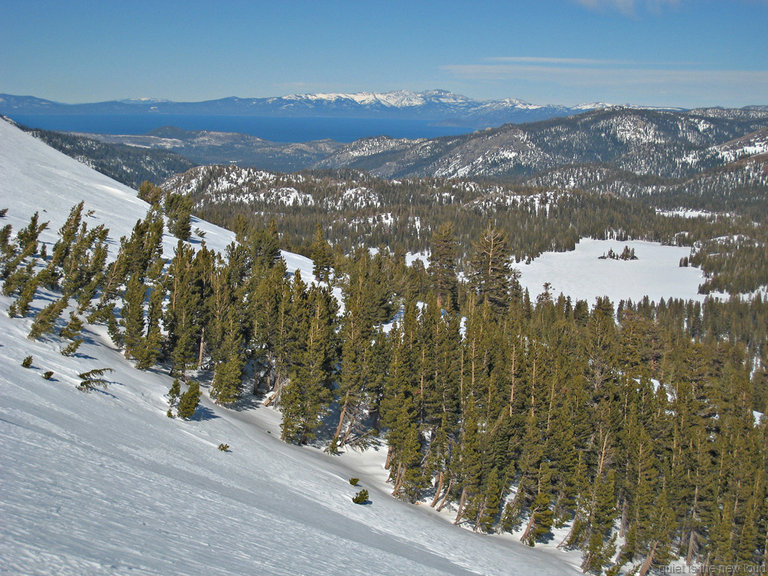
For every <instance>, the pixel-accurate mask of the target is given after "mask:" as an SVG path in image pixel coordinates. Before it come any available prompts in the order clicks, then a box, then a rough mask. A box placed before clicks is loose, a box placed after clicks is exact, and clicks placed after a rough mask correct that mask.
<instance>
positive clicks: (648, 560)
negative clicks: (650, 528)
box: [637, 542, 656, 576]
mask: <svg viewBox="0 0 768 576" xmlns="http://www.w3.org/2000/svg"><path fill="white" fill-rule="evenodd" d="M654 556H656V542H654V543H653V544H651V547H650V548H649V549H648V556H646V557H645V561H644V562H643V565H642V566H641V567H640V572H639V573H638V575H637V576H645V575H646V574H648V570H650V569H651V566H652V565H653V558H654Z"/></svg>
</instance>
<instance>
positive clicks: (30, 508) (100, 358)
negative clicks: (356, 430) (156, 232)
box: [0, 122, 579, 576]
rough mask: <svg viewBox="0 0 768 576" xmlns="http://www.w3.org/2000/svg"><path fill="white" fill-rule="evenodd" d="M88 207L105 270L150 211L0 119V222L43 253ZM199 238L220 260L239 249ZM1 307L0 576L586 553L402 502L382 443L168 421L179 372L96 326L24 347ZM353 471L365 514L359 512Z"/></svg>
mask: <svg viewBox="0 0 768 576" xmlns="http://www.w3.org/2000/svg"><path fill="white" fill-rule="evenodd" d="M81 200H82V201H84V202H85V208H86V210H88V211H90V212H88V214H89V215H88V223H89V226H91V225H93V226H95V225H97V224H101V223H103V224H105V225H106V226H107V227H108V228H109V229H110V230H111V235H110V250H112V257H114V254H115V252H116V248H117V243H118V239H119V237H120V236H122V235H125V234H128V233H129V231H130V230H131V228H132V226H133V225H134V223H135V222H136V220H138V219H139V218H142V217H143V216H144V214H145V211H146V208H147V205H146V204H145V203H143V202H142V201H140V200H138V199H136V198H135V191H133V190H131V189H129V188H126V187H125V186H122V185H120V184H117V183H115V182H114V181H111V180H109V179H108V178H106V177H104V176H102V175H100V174H97V173H96V172H94V171H92V170H90V169H89V168H87V167H86V166H84V165H82V164H78V163H77V162H75V161H74V160H72V159H70V158H68V157H66V156H64V155H63V154H60V153H58V152H55V151H53V150H52V149H50V148H48V147H46V146H45V145H44V144H43V143H42V142H40V141H38V140H35V139H34V138H32V137H31V136H29V135H26V134H24V133H22V132H21V131H20V130H18V129H17V128H15V127H13V126H12V125H10V124H7V123H5V122H0V209H2V208H8V212H7V215H6V216H5V217H4V218H2V219H0V224H2V225H3V226H5V225H6V224H11V225H12V226H13V229H14V231H18V230H19V229H20V228H21V227H22V226H24V225H26V223H27V222H28V220H29V217H30V216H31V214H32V213H33V212H35V211H39V212H40V216H41V220H42V221H46V220H47V221H50V226H49V229H48V230H47V231H46V233H45V234H44V235H43V237H42V238H43V240H45V241H46V242H51V241H52V240H53V238H54V237H55V231H56V230H58V228H59V227H60V226H61V225H62V224H63V222H64V221H65V219H66V217H67V214H68V212H69V208H70V207H71V206H72V205H74V204H76V203H78V202H79V201H81ZM192 227H193V230H194V229H196V228H197V229H199V230H201V231H202V232H204V236H205V242H206V243H207V244H208V245H209V246H211V247H213V248H216V249H222V248H223V247H225V246H226V245H227V244H228V243H229V242H231V240H232V235H231V233H229V232H227V231H226V230H223V229H221V228H218V227H215V226H212V225H210V224H208V223H206V222H202V221H194V222H193V226H192ZM200 241H201V239H200V237H199V234H198V235H197V236H196V237H194V238H193V244H199V243H200ZM173 245H175V240H174V239H172V238H170V237H167V238H166V239H165V249H166V250H167V251H169V252H170V251H171V250H172V247H173ZM284 257H285V259H286V261H287V263H288V267H289V269H294V270H295V269H297V268H300V269H301V270H302V274H304V272H305V271H307V272H308V270H307V268H311V262H310V261H308V260H307V259H305V258H301V257H298V256H295V255H290V254H285V253H284ZM307 277H309V274H307ZM9 304H10V299H9V298H7V297H3V296H0V334H2V336H1V337H0V435H1V436H2V438H3V441H2V443H0V573H1V574H55V575H57V576H59V575H65V574H73V575H81V574H141V575H151V574H203V573H205V574H210V575H224V574H260V575H261V574H344V575H351V574H435V575H437V574H504V575H514V574H521V575H523V574H525V575H527V574H551V575H560V574H568V573H574V574H576V573H578V572H577V570H576V569H575V567H574V566H575V564H577V563H578V560H579V558H578V556H573V555H569V554H564V553H559V552H555V551H553V550H552V549H550V550H541V549H538V548H537V549H534V550H530V549H528V548H527V547H525V546H523V545H522V544H520V543H519V542H517V541H513V540H511V539H505V538H501V537H490V536H483V535H479V534H474V533H471V532H469V531H466V530H463V529H460V528H457V527H454V526H451V525H450V524H449V523H448V522H446V521H445V519H444V518H441V517H438V516H436V515H435V514H434V513H433V512H432V511H431V509H428V507H426V506H424V507H419V506H410V505H407V504H403V503H401V502H399V501H396V500H394V499H392V498H391V497H390V496H389V494H388V493H389V490H390V488H389V487H388V486H387V485H386V484H385V483H384V480H385V478H386V471H385V470H384V469H383V466H382V463H383V459H384V450H383V449H381V448H380V449H379V450H378V451H371V452H370V453H368V454H359V453H348V454H344V455H342V456H341V457H331V456H328V455H326V454H323V453H321V452H318V451H316V450H314V449H311V448H298V447H295V446H291V445H287V444H284V443H282V442H280V441H279V440H278V436H279V432H278V421H279V415H278V414H277V413H276V412H275V411H274V410H272V409H269V408H265V407H262V406H259V405H258V404H257V403H255V402H254V401H253V400H252V399H247V400H245V401H243V403H242V404H241V405H240V406H239V409H235V410H227V409H223V408H220V407H218V406H215V405H213V404H212V403H211V402H210V401H209V400H208V399H207V396H206V395H205V394H204V395H203V400H202V404H201V406H200V407H198V409H197V412H196V414H195V416H194V417H193V418H192V419H191V420H190V421H182V420H179V419H169V418H167V417H166V414H165V413H166V410H167V407H168V404H167V401H166V399H165V397H164V395H165V394H166V392H167V391H168V389H169V388H170V385H171V379H170V377H168V376H166V375H165V374H164V373H161V372H160V371H148V372H139V371H137V370H135V369H134V368H133V365H132V363H131V362H129V361H127V360H126V359H125V358H124V356H123V355H122V353H121V352H120V351H118V350H116V349H114V347H113V346H112V345H111V343H110V342H109V340H108V338H107V337H106V335H105V334H104V333H103V332H102V330H101V329H98V328H96V329H94V328H90V329H87V330H86V331H85V332H84V336H85V338H86V339H85V341H84V343H83V345H82V346H81V347H80V349H79V350H78V353H77V354H76V355H75V356H72V357H65V356H62V355H61V354H60V353H59V348H60V346H61V344H60V342H59V340H58V338H56V337H49V338H47V339H45V340H43V341H33V340H29V339H27V337H26V335H27V333H28V331H29V328H30V324H31V319H30V318H29V317H27V318H23V319H19V318H15V319H11V318H9V316H8V314H7V309H8V306H9ZM40 307H41V301H40V300H36V301H35V302H33V308H36V309H39V308H40ZM27 356H31V357H32V363H31V366H29V367H26V368H25V367H23V366H22V361H23V360H24V359H25V358H26V357H27ZM98 368H111V369H113V370H114V372H112V373H110V374H109V375H108V380H109V385H108V386H107V387H106V389H104V390H102V389H96V390H94V391H92V392H90V393H84V392H80V391H78V390H77V389H76V385H77V384H78V382H79V380H80V378H79V377H78V374H80V373H82V372H85V371H88V370H93V369H98ZM48 371H52V372H53V374H52V375H50V378H49V379H46V378H44V377H43V374H44V373H46V372H48ZM220 443H226V444H229V446H230V451H229V452H222V451H220V450H217V446H218V445H219V444H220ZM353 476H354V477H358V478H360V479H361V485H362V486H363V487H365V488H366V489H368V490H369V492H370V499H371V504H369V505H366V506H359V505H356V504H354V503H352V501H351V497H352V496H353V495H354V494H355V492H356V491H357V489H356V488H354V487H353V486H351V485H350V483H349V478H350V477H353ZM478 559H481V560H480V562H481V564H478Z"/></svg>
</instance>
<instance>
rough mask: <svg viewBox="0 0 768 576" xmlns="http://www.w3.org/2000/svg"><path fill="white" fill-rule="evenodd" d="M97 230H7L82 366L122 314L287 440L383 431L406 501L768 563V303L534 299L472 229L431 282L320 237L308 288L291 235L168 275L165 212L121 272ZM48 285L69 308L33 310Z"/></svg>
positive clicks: (36, 325)
mask: <svg viewBox="0 0 768 576" xmlns="http://www.w3.org/2000/svg"><path fill="white" fill-rule="evenodd" d="M83 216H84V214H83V207H82V205H79V206H76V207H75V208H74V209H73V210H72V213H71V215H70V218H69V220H68V222H67V223H66V224H65V226H64V227H62V229H61V231H60V237H59V241H58V242H57V243H56V245H55V246H54V247H53V249H52V250H51V251H50V253H48V252H47V250H45V249H44V245H41V244H40V243H38V240H37V239H38V235H39V233H40V231H41V230H42V228H43V223H41V222H40V221H39V220H38V219H36V218H34V219H32V220H31V221H30V223H29V225H28V226H27V227H26V228H25V229H23V230H19V231H15V233H14V231H12V230H10V229H9V228H8V227H6V228H5V229H4V231H3V249H2V254H3V259H2V277H3V292H4V293H5V294H7V295H11V296H14V302H13V304H12V306H11V310H10V314H11V315H12V316H26V315H29V314H32V315H33V316H34V322H33V323H32V329H31V332H30V334H29V337H30V338H42V337H45V336H46V334H55V335H56V336H57V337H59V338H62V339H65V340H68V341H69V342H70V345H69V346H67V347H66V348H65V349H63V350H62V353H63V354H74V353H76V350H77V348H78V347H79V343H80V342H81V341H82V337H81V336H80V331H81V330H82V326H83V323H84V322H96V323H105V324H106V326H107V328H108V330H109V332H110V334H111V335H112V338H113V340H114V342H115V344H117V345H119V346H120V347H121V348H122V349H123V350H124V351H125V354H126V356H127V357H129V358H132V359H133V360H134V361H135V363H136V366H137V367H138V368H140V369H148V368H151V367H153V366H155V365H157V364H158V363H160V364H162V365H166V366H170V369H171V371H172V373H174V374H175V375H177V377H178V378H179V379H180V380H188V379H189V378H190V377H191V376H193V375H194V377H195V378H197V379H201V380H203V381H205V382H210V395H211V397H212V398H214V399H215V400H216V401H217V402H218V403H220V404H222V405H231V404H232V403H233V402H235V401H237V400H238V399H239V398H241V397H242V396H243V395H248V394H251V393H253V392H257V393H260V394H266V395H268V398H269V403H271V404H272V405H274V406H278V407H279V408H280V410H281V413H282V436H283V439H284V440H285V441H287V442H294V443H298V444H302V443H307V442H310V443H316V444H319V445H321V446H325V447H326V449H327V450H329V451H331V452H334V451H337V450H340V449H342V448H344V447H345V446H348V445H355V446H365V445H366V444H367V443H368V442H370V441H371V440H372V439H373V438H375V437H377V436H381V437H383V438H385V439H386V441H387V444H388V446H389V453H388V458H387V467H388V469H389V471H390V480H391V482H392V490H393V495H395V496H396V497H399V498H403V499H405V500H407V501H410V502H416V501H424V502H425V503H427V504H428V505H431V506H433V507H435V508H439V509H445V508H446V507H450V508H451V509H452V510H453V511H454V512H455V522H456V523H457V524H462V525H465V526H467V527H469V528H471V529H473V530H476V531H485V532H498V531H502V532H503V531H509V532H514V533H515V534H517V535H518V537H520V538H521V539H522V540H523V541H524V542H526V543H528V544H529V545H531V546H535V545H537V544H539V543H546V542H548V541H552V539H553V530H554V529H555V528H556V527H558V526H566V527H567V536H566V537H565V538H564V539H563V540H562V541H561V542H558V543H557V544H558V545H560V546H562V547H566V548H574V549H578V550H581V552H582V555H583V564H582V566H583V568H584V570H585V571H588V572H591V573H596V574H597V573H602V572H603V571H605V570H610V569H611V567H618V566H623V567H626V568H631V567H632V566H635V567H636V569H638V570H639V573H641V574H645V573H646V572H647V571H648V570H650V569H652V568H661V567H663V566H665V565H666V564H667V563H668V562H669V561H670V560H672V559H673V558H675V557H678V556H680V557H682V558H684V559H685V561H686V562H688V563H696V564H699V563H700V564H702V565H703V567H704V569H705V570H706V569H711V570H717V566H720V565H725V564H729V565H730V564H738V565H739V566H742V567H744V569H746V567H748V566H751V567H758V566H760V565H765V562H766V547H765V542H766V522H765V519H766V508H765V506H766V484H765V474H766V472H768V453H766V446H767V445H768V444H766V433H767V429H766V422H765V421H762V422H761V421H760V417H759V415H757V413H756V412H757V411H764V410H765V408H766V396H768V394H767V391H768V378H767V377H766V350H768V349H767V348H766V346H767V345H768V334H766V326H768V307H767V306H766V304H765V302H764V301H763V300H762V299H761V298H760V297H757V298H754V299H752V300H740V299H733V300H730V301H727V302H719V301H716V300H707V301H706V302H705V303H704V305H703V306H702V305H700V304H698V303H690V302H688V303H686V302H682V301H669V302H664V301H662V302H658V303H655V302H648V301H644V302H637V303H629V302H621V303H612V302H609V301H607V300H605V299H602V300H599V301H598V302H597V304H596V305H595V306H593V307H590V306H589V304H588V303H586V302H583V301H578V302H572V301H570V300H569V299H566V298H564V297H556V296H554V295H552V294H549V293H546V292H545V293H543V294H542V295H540V296H539V297H538V298H537V299H536V300H535V301H531V300H530V298H529V297H528V295H527V293H524V292H522V291H521V290H520V288H519V285H518V283H517V281H516V276H515V273H514V271H513V270H512V269H511V268H510V267H509V256H510V254H509V245H508V243H507V238H506V236H505V234H504V233H503V232H502V231H501V230H499V229H497V228H494V227H492V226H489V227H487V228H486V230H485V231H484V233H483V234H482V236H481V238H480V239H479V240H478V241H477V242H475V243H474V244H473V247H472V250H471V252H470V255H469V263H468V268H467V270H468V277H467V281H466V282H464V281H460V280H459V278H458V277H457V275H456V270H457V254H458V251H457V243H456V238H455V231H454V229H453V227H452V226H451V225H444V226H442V227H440V229H439V230H438V231H437V232H436V233H434V234H433V235H432V237H431V238H430V247H431V252H432V254H433V257H432V259H431V265H430V268H429V272H427V271H426V270H424V268H419V267H417V268H408V267H406V266H405V262H404V260H403V259H402V258H400V257H394V256H390V255H387V254H386V253H384V252H379V253H378V254H377V255H375V256H371V255H370V253H369V252H368V250H367V249H360V250H356V251H354V252H353V253H352V254H351V255H349V256H348V257H345V256H342V255H339V254H336V255H335V257H334V254H333V251H332V250H331V248H330V246H329V245H328V244H327V243H326V242H325V240H324V239H323V238H322V237H321V236H320V235H318V238H317V239H316V241H315V243H314V244H313V248H312V249H313V255H314V256H315V258H316V259H315V266H316V269H315V276H316V278H318V279H324V281H319V282H318V281H315V282H312V283H310V280H312V279H310V278H306V279H303V278H301V276H300V275H299V274H298V273H297V274H294V275H293V276H290V275H287V274H286V271H285V266H284V263H283V261H282V259H281V258H280V256H279V254H280V253H279V249H278V247H279V240H278V230H277V228H275V227H271V228H267V229H261V228H258V227H254V228H250V229H248V230H247V231H246V232H245V233H242V234H241V235H240V243H239V244H237V245H232V246H231V247H230V249H229V250H228V252H227V254H225V255H223V256H222V255H217V254H215V253H213V252H211V251H210V250H208V249H206V248H205V247H202V248H201V249H200V250H197V251H196V252H195V251H192V250H191V248H189V247H188V245H186V244H185V243H183V242H179V244H178V247H177V249H176V252H175V255H174V257H173V258H172V259H171V260H170V261H169V262H165V261H164V260H162V259H161V258H160V255H161V253H162V250H161V249H160V246H161V245H160V241H161V234H162V231H163V226H164V225H163V220H162V218H161V216H162V204H160V203H158V204H156V205H155V206H154V207H153V208H152V210H151V211H150V213H149V214H148V215H147V217H146V219H144V220H143V221H140V222H138V223H137V224H136V226H135V228H134V230H133V232H132V234H131V235H130V237H126V238H124V239H123V241H122V242H121V248H120V252H119V254H118V255H117V258H116V259H115V260H114V262H113V263H112V264H109V265H106V264H105V258H104V256H105V254H106V252H105V246H104V236H105V231H104V229H103V228H102V227H97V228H94V229H90V228H89V227H88V225H87V223H85V222H84V220H83ZM329 283H330V284H329ZM331 286H337V287H339V288H340V289H341V293H342V295H343V296H342V301H341V304H342V306H343V313H342V314H339V302H337V300H336V298H335V297H334V296H333V295H332V293H331ZM40 290H46V291H48V293H50V291H52V293H54V294H57V295H58V297H57V298H55V299H52V300H51V302H50V304H49V305H48V306H47V307H45V308H43V309H37V310H31V309H30V308H29V303H30V302H31V301H32V299H33V298H35V295H36V294H38V291H40ZM163 302H166V303H167V306H163ZM65 309H69V310H70V312H69V319H68V320H66V319H63V320H65V321H62V320H59V318H60V316H62V313H63V312H64V310H65ZM190 389H191V388H190ZM169 394H170V398H171V408H170V409H169V416H173V415H175V413H174V411H175V404H174V398H178V392H177V393H174V391H173V389H172V390H171V391H169ZM194 403H196V400H195V401H194ZM193 405H194V404H193ZM178 413H179V416H180V417H183V415H184V412H183V402H181V401H180V403H179V404H178Z"/></svg>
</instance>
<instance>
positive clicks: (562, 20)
mask: <svg viewBox="0 0 768 576" xmlns="http://www.w3.org/2000/svg"><path fill="white" fill-rule="evenodd" d="M0 15H1V17H0V92H5V93H9V94H25V95H34V96H38V97H41V98H48V99H51V100H57V101H60V102H69V103H76V102H95V101H102V100H112V99H122V98H142V97H152V98H164V99H170V100H178V101H198V100H207V99H213V98H221V97H226V96H241V97H261V96H281V95H285V94H290V93H308V92H358V91H389V90H399V89H406V90H414V91H418V90H427V89H432V88H442V89H447V90H451V91H453V92H456V93H459V94H464V95H466V96H469V97H472V98H477V99H491V98H519V99H522V100H526V101H528V102H534V103H542V104H543V103H550V104H568V105H574V104H579V103H583V102H594V101H604V102H610V103H614V104H625V103H632V104H643V105H658V106H683V107H694V106H702V105H722V106H743V105H747V104H768V0H539V1H533V0H525V1H513V0H507V1H501V0H487V1H482V0H478V1H476V2H468V1H453V0H444V1H440V2H438V1H418V0H407V1H401V0H388V1H381V2H380V1H370V2H366V1H363V0H358V1H355V2H352V1H341V0H314V1H304V0H291V1H278V0H273V1H256V0H251V1H244V0H218V1H210V2H203V1H199V0H183V1H181V0H180V1H163V0H151V1H145V0H121V1H113V0H94V1H78V0H70V1H61V0H50V1H38V0H0Z"/></svg>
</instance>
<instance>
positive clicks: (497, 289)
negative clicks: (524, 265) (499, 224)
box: [469, 225, 519, 312]
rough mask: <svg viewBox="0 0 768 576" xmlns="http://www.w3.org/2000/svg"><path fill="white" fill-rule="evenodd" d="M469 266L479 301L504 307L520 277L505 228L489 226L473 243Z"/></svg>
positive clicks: (496, 306) (472, 285)
mask: <svg viewBox="0 0 768 576" xmlns="http://www.w3.org/2000/svg"><path fill="white" fill-rule="evenodd" d="M470 268H471V271H470V277H469V279H470V287H471V288H472V290H474V292H475V293H476V294H477V295H478V298H479V302H483V301H487V302H488V303H489V304H490V305H491V307H492V308H493V310H494V311H496V312H501V311H503V310H505V309H506V308H507V306H508V305H509V302H510V299H511V297H512V294H511V290H512V288H513V285H514V283H516V281H517V278H516V275H515V276H513V271H512V265H511V263H510V254H509V244H508V241H507V236H506V234H505V233H504V232H503V231H501V230H499V229H497V228H492V227H491V226H490V225H489V226H488V229H487V230H486V231H485V233H484V234H483V236H482V238H481V239H480V240H479V241H478V242H477V244H475V246H474V255H473V256H472V260H471V262H470ZM518 274H519V273H518Z"/></svg>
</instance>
